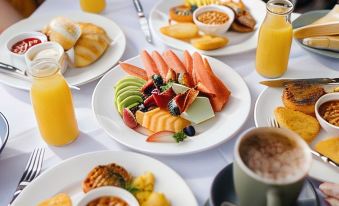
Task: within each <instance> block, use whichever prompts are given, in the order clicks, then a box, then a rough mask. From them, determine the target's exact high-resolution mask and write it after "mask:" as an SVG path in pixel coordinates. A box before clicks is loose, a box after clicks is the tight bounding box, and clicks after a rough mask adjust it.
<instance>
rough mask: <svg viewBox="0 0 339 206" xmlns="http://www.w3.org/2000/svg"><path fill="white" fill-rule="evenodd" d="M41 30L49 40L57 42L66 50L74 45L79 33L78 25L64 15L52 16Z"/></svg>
mask: <svg viewBox="0 0 339 206" xmlns="http://www.w3.org/2000/svg"><path fill="white" fill-rule="evenodd" d="M43 32H44V33H45V34H46V35H47V36H48V38H49V40H50V41H53V42H57V43H59V44H60V45H61V46H62V47H63V48H64V50H66V51H67V50H69V49H71V48H72V47H73V46H74V45H75V43H76V41H77V40H78V39H79V37H80V35H81V29H80V27H79V25H77V24H76V23H74V22H73V21H71V20H70V19H67V18H65V17H56V18H54V19H53V20H52V21H51V22H50V23H49V24H48V25H47V27H45V28H44V30H43Z"/></svg>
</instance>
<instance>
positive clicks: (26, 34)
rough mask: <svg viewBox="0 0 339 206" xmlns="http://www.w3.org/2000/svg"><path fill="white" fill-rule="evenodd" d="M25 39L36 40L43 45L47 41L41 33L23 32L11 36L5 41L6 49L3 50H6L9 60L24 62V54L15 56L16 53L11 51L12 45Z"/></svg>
mask: <svg viewBox="0 0 339 206" xmlns="http://www.w3.org/2000/svg"><path fill="white" fill-rule="evenodd" d="M27 38H37V39H39V40H40V41H41V43H44V42H46V41H47V37H46V35H44V34H43V33H41V32H23V33H20V34H17V35H14V36H12V37H11V38H9V39H8V40H7V43H6V48H5V49H6V50H7V53H8V54H9V55H10V58H12V61H22V60H24V57H25V53H24V54H17V53H14V52H12V51H11V49H12V47H13V45H14V44H16V43H17V42H19V41H22V40H24V39H27ZM26 53H27V51H26Z"/></svg>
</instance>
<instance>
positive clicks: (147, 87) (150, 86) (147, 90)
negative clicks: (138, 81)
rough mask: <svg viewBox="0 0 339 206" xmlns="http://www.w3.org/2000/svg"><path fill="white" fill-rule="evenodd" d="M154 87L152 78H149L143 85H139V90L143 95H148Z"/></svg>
mask: <svg viewBox="0 0 339 206" xmlns="http://www.w3.org/2000/svg"><path fill="white" fill-rule="evenodd" d="M154 88H155V85H154V83H153V80H152V79H150V80H148V81H147V82H146V84H144V86H142V87H141V89H140V92H141V93H143V94H145V95H150V94H151V93H152V91H153V89H154Z"/></svg>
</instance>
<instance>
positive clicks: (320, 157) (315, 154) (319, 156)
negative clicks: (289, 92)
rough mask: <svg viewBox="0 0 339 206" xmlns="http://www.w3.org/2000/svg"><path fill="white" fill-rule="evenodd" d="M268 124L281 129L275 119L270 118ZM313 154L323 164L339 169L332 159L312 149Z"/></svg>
mask: <svg viewBox="0 0 339 206" xmlns="http://www.w3.org/2000/svg"><path fill="white" fill-rule="evenodd" d="M267 123H268V125H269V126H271V127H277V128H280V125H279V122H278V121H277V120H276V119H275V118H274V117H269V118H268V119H267ZM311 153H312V155H313V156H316V157H318V158H319V159H321V160H322V161H323V162H325V163H326V164H330V165H331V166H333V167H335V168H336V169H339V164H337V163H335V162H334V161H333V160H331V159H330V158H328V157H326V156H324V155H322V154H320V153H319V152H317V151H314V150H313V149H311Z"/></svg>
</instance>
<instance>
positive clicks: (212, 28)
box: [193, 4, 234, 35]
mask: <svg viewBox="0 0 339 206" xmlns="http://www.w3.org/2000/svg"><path fill="white" fill-rule="evenodd" d="M206 11H219V12H222V13H224V14H227V16H228V20H227V22H226V23H224V24H205V23H202V22H201V21H199V20H198V16H199V15H200V14H202V13H203V12H206ZM193 21H194V23H195V24H196V25H197V26H198V27H199V29H200V30H201V31H203V32H204V33H206V34H212V35H220V34H224V33H226V31H227V30H228V29H229V28H230V26H231V24H232V23H233V21H234V12H233V10H232V9H230V8H228V7H226V6H219V5H214V4H212V5H208V6H202V7H199V8H198V9H196V10H195V11H194V12H193Z"/></svg>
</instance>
